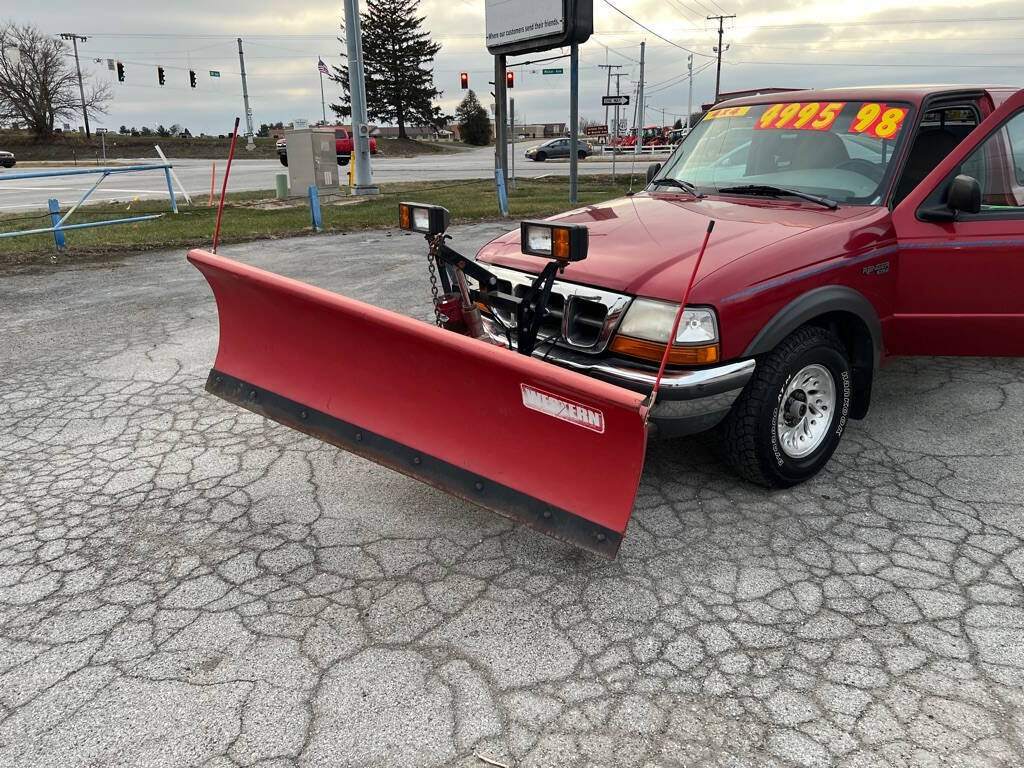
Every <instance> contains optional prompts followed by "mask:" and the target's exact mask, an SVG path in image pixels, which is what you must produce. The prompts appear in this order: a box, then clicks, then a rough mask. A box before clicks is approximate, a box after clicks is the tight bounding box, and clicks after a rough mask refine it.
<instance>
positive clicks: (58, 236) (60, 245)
mask: <svg viewBox="0 0 1024 768" xmlns="http://www.w3.org/2000/svg"><path fill="white" fill-rule="evenodd" d="M47 202H48V203H49V205H50V224H51V225H52V226H54V227H56V226H57V225H58V224H60V203H58V202H57V201H56V200H55V199H54V198H52V197H51V198H50V199H49V200H48V201H47ZM53 239H54V241H55V242H56V243H57V250H58V251H63V250H64V246H65V244H66V242H65V240H64V230H62V229H55V230H53Z"/></svg>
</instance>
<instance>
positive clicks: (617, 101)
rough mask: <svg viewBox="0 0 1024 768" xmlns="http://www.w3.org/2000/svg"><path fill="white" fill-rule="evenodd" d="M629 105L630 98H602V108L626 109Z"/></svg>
mask: <svg viewBox="0 0 1024 768" xmlns="http://www.w3.org/2000/svg"><path fill="white" fill-rule="evenodd" d="M627 104H629V96H602V97H601V106H602V107H625V106H626V105H627Z"/></svg>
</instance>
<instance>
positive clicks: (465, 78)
mask: <svg viewBox="0 0 1024 768" xmlns="http://www.w3.org/2000/svg"><path fill="white" fill-rule="evenodd" d="M461 77H462V90H464V91H465V90H467V89H468V88H469V72H463V73H462V76H461Z"/></svg>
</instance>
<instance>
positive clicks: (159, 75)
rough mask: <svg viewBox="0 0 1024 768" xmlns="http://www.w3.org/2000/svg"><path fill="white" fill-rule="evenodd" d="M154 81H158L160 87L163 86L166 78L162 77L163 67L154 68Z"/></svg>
mask: <svg viewBox="0 0 1024 768" xmlns="http://www.w3.org/2000/svg"><path fill="white" fill-rule="evenodd" d="M156 79H157V80H159V81H160V85H163V84H164V83H165V82H166V78H165V77H164V68H163V67H157V68H156Z"/></svg>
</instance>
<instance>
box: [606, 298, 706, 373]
mask: <svg viewBox="0 0 1024 768" xmlns="http://www.w3.org/2000/svg"><path fill="white" fill-rule="evenodd" d="M678 311H679V305H678V304H672V303H670V302H667V301H655V300H654V299H634V300H633V303H632V304H630V306H629V309H628V310H627V311H626V316H625V317H624V318H622V322H621V323H620V324H619V330H618V332H617V333H616V334H615V338H614V339H612V343H611V347H610V349H611V350H612V351H613V352H618V353H619V354H622V355H628V356H630V357H638V358H641V359H644V360H650V361H652V362H654V361H657V362H660V361H661V359H662V357H664V355H665V344H666V343H667V342H668V337H669V334H671V333H672V324H673V323H674V322H675V320H676V312H678ZM719 356H720V350H719V346H718V321H717V320H716V319H715V313H714V311H713V310H711V309H704V308H701V307H688V308H687V309H686V310H685V311H684V312H683V316H682V318H681V319H680V321H679V330H678V331H677V332H676V339H675V343H674V344H673V345H672V349H671V350H670V352H669V356H668V361H669V363H672V364H674V365H707V364H709V363H717V362H718V360H719Z"/></svg>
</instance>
